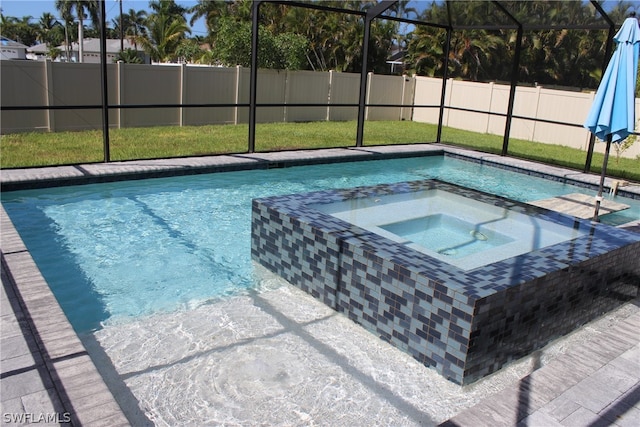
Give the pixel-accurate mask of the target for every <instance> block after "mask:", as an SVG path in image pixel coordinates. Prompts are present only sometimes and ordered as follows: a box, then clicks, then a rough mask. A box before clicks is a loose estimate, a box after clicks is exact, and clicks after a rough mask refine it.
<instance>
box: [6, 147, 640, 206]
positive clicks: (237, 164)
mask: <svg viewBox="0 0 640 427" xmlns="http://www.w3.org/2000/svg"><path fill="white" fill-rule="evenodd" d="M424 155H446V156H451V157H460V158H464V159H465V160H469V161H473V162H478V163H487V164H491V165H492V166H496V167H499V168H503V169H509V170H514V171H518V172H520V173H525V174H527V175H531V176H538V177H542V178H546V179H552V180H554V181H558V182H563V183H570V184H573V185H577V186H579V187H583V188H591V189H595V190H597V189H598V186H599V184H600V175H599V174H593V173H585V172H580V171H577V170H572V169H568V168H562V167H559V166H551V165H547V164H544V163H538V162H534V161H531V160H524V159H518V158H514V157H507V156H501V155H498V154H490V153H483V152H479V151H473V150H469V149H465V148H460V147H455V146H450V145H445V144H438V143H434V144H405V145H384V146H366V147H347V148H326V149H315V150H294V151H274V152H265V153H245V154H221V155H213V156H201V157H181V158H171V159H153V160H135V161H122V162H109V163H88V164H79V165H67V166H45V167H33V168H18V169H2V170H1V173H0V189H1V191H14V190H24V189H31V188H47V187H59V186H66V185H78V184H93V183H101V182H113V181H122V180H134V179H145V178H158V177H168V176H180V175H193V174H204V173H214V172H228V171H239V170H248V169H270V168H279V167H288V166H303V165H312V164H323V163H336V162H351V161H360V160H382V159H395V158H403V157H417V156H424ZM615 181H620V180H619V179H616V178H609V177H607V178H605V191H607V192H608V191H609V189H610V188H611V186H612V185H613V183H614V182H615ZM618 194H619V195H621V196H625V197H630V198H633V199H640V183H636V182H630V183H629V185H627V186H624V187H620V188H619V189H618Z"/></svg>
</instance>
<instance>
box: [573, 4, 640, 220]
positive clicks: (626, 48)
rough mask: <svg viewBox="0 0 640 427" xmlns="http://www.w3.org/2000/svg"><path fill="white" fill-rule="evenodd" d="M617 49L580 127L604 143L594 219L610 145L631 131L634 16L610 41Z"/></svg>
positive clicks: (638, 41)
mask: <svg viewBox="0 0 640 427" xmlns="http://www.w3.org/2000/svg"><path fill="white" fill-rule="evenodd" d="M613 39H614V40H615V42H616V43H617V48H616V50H615V52H614V53H613V56H612V57H611V60H610V61H609V64H608V65H607V69H606V70H605V72H604V75H603V76H602V80H601V81H600V86H598V91H597V92H596V96H595V98H594V100H593V104H592V105H591V110H590V111H589V116H588V117H587V121H586V122H585V124H584V127H586V128H587V129H589V130H590V131H591V132H592V133H593V134H595V136H597V137H598V138H599V139H601V140H606V141H607V147H606V149H605V157H604V164H603V166H602V174H601V179H600V188H599V190H598V197H597V198H596V210H595V213H594V220H597V219H598V208H599V207H600V201H601V200H602V188H603V186H604V177H605V173H606V168H607V161H608V157H609V150H610V148H611V143H612V142H620V141H622V140H623V139H625V138H626V137H627V136H629V135H630V134H631V133H633V130H634V128H635V87H636V77H637V74H638V53H639V52H640V26H638V20H637V19H636V18H635V17H631V18H627V19H625V21H624V23H623V24H622V27H621V28H620V30H619V31H618V32H617V33H616V35H615V36H614V38H613Z"/></svg>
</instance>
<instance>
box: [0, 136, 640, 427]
mask: <svg viewBox="0 0 640 427" xmlns="http://www.w3.org/2000/svg"><path fill="white" fill-rule="evenodd" d="M442 154H444V155H450V156H454V157H455V156H460V157H464V158H465V159H471V160H472V161H477V162H481V163H482V162H487V163H491V164H494V165H497V166H498V167H503V168H507V169H516V170H520V171H528V172H527V173H529V174H531V175H538V176H543V177H547V178H551V179H556V180H559V181H565V182H569V181H570V182H577V183H580V184H581V185H583V186H585V187H590V188H597V186H598V184H599V181H600V177H599V176H598V175H594V174H586V173H582V172H578V171H574V170H569V169H564V168H559V167H555V166H549V165H544V164H540V163H534V162H530V161H526V160H521V159H515V158H511V157H502V156H499V155H493V154H486V153H479V152H475V151H470V150H466V149H461V148H457V147H452V146H446V145H442V144H411V145H394V146H375V147H356V148H338V149H324V150H300V151H286V152H270V153H253V154H236V155H220V156H206V157H193V158H179V159H160V160H140V161H132V162H113V163H100V164H86V165H74V166H58V167H42V168H27V169H3V170H2V171H1V174H0V189H1V190H2V191H14V190H22V189H30V188H48V187H55V186H65V185H77V184H89V183H98V182H111V181H118V180H131V179H144V178H155V177H164V176H177V175H187V174H199V173H211V172H224V171H232V170H247V169H259V168H262V169H268V168H274V167H286V166H297V165H309V164H321V163H333V162H339V161H357V160H374V159H391V158H400V157H414V156H421V155H442ZM613 181H614V180H613V179H610V178H607V180H606V181H605V185H606V186H607V187H608V186H610V185H611V184H612V182H613ZM624 193H625V195H626V194H628V195H630V196H629V197H632V198H636V199H640V184H637V183H632V185H630V186H628V187H624ZM619 194H623V191H620V192H619ZM627 226H629V227H632V228H634V229H636V228H637V229H639V231H640V219H638V220H637V221H634V222H633V223H629V224H628V225H625V227H627ZM0 227H1V230H2V235H1V236H0V252H1V257H2V269H3V270H4V271H6V273H7V277H8V279H9V281H10V282H11V283H9V288H10V289H13V291H14V292H15V296H16V299H17V300H18V302H19V307H18V308H19V309H21V310H22V314H23V315H24V316H25V318H26V321H27V323H28V326H29V328H30V329H31V331H32V333H33V339H35V342H36V344H37V350H34V351H37V352H38V353H39V357H40V358H41V359H42V360H43V361H44V365H45V366H46V368H47V370H48V373H49V375H50V377H51V379H52V380H53V386H54V388H55V392H56V393H57V396H58V397H59V398H60V401H61V402H62V405H63V407H64V410H67V411H69V413H70V414H71V422H72V423H74V424H87V423H91V424H101V423H104V424H105V425H106V424H108V425H128V424H129V422H128V420H127V419H126V417H125V415H124V413H123V412H122V410H121V408H120V406H119V405H118V403H117V402H116V400H115V397H114V396H113V394H112V393H111V391H110V390H109V388H108V387H107V385H106V383H105V382H104V380H103V378H102V376H101V375H100V374H99V372H98V370H97V368H96V366H95V364H94V362H93V361H92V360H91V358H90V357H89V355H88V353H87V351H86V348H85V347H84V345H83V344H82V342H81V341H80V339H79V338H78V336H77V334H76V333H75V331H74V330H73V328H72V327H71V324H70V323H69V321H68V320H67V317H66V315H65V314H64V312H63V311H62V309H61V308H60V305H59V304H58V302H57V300H56V299H55V297H54V296H53V293H52V292H51V290H50V289H49V286H48V284H47V283H46V281H45V279H44V278H43V277H42V274H41V273H40V270H39V269H38V267H37V266H36V264H35V262H34V261H33V259H32V257H31V254H30V253H29V251H28V250H27V248H26V246H25V245H24V243H23V241H22V239H21V237H20V236H19V234H18V233H17V231H16V230H15V227H14V226H13V223H12V222H11V220H10V218H9V216H8V215H7V213H6V211H5V210H4V207H2V209H0ZM3 289H4V287H3ZM3 292H4V291H3ZM3 315H4V313H3ZM16 315H18V313H16ZM25 338H26V337H25ZM7 377H8V375H5V373H4V372H3V382H4V381H6V380H7ZM52 399H53V398H52ZM3 406H4V405H3Z"/></svg>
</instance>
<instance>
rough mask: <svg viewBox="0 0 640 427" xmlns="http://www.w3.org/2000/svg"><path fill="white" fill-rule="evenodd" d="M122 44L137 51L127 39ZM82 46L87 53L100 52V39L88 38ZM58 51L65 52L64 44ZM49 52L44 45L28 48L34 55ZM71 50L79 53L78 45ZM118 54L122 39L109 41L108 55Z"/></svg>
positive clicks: (73, 45) (74, 44)
mask: <svg viewBox="0 0 640 427" xmlns="http://www.w3.org/2000/svg"><path fill="white" fill-rule="evenodd" d="M122 44H123V46H124V48H125V49H135V46H134V45H133V43H131V42H130V41H129V40H127V39H124V40H122ZM82 45H83V47H84V52H85V53H89V52H94V53H98V52H100V39H96V38H86V39H84V40H83V44H82ZM25 47H26V46H25ZM58 49H60V50H65V45H64V44H62V45H60V46H58ZM48 50H49V48H48V46H47V45H46V44H44V43H40V44H37V45H34V46H31V47H29V48H27V52H32V53H46V52H47V51H48ZM71 50H72V51H75V52H77V51H78V43H76V42H73V43H71ZM137 50H138V51H142V50H141V49H140V48H138V49H137ZM118 52H120V39H107V53H112V54H117V53H118Z"/></svg>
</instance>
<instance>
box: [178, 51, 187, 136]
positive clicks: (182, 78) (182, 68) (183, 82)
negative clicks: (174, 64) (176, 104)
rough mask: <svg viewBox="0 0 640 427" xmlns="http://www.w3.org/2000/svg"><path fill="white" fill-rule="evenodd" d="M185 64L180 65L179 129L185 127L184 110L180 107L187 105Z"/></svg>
mask: <svg viewBox="0 0 640 427" xmlns="http://www.w3.org/2000/svg"><path fill="white" fill-rule="evenodd" d="M186 98H187V64H185V63H184V62H183V63H182V64H180V127H182V126H184V125H185V123H184V122H185V120H184V115H185V110H186V109H185V108H184V107H183V106H182V105H183V104H186V103H187V100H186Z"/></svg>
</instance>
